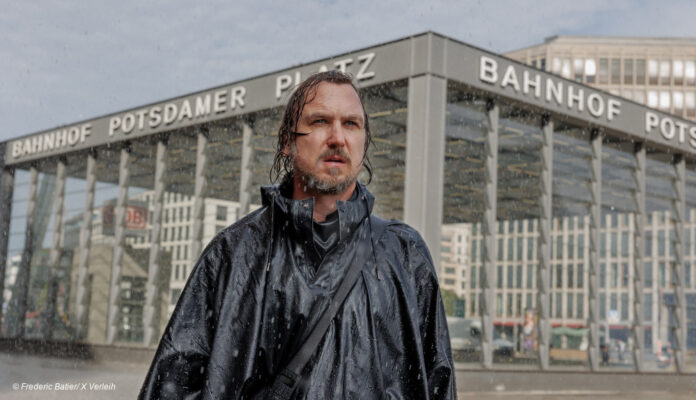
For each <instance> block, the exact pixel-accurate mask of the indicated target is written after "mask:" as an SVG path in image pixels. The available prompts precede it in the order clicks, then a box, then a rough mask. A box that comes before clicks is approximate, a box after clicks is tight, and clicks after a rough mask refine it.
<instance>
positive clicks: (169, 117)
mask: <svg viewBox="0 0 696 400" xmlns="http://www.w3.org/2000/svg"><path fill="white" fill-rule="evenodd" d="M177 110H178V107H177V106H176V104H174V103H167V104H165V105H164V118H163V119H164V124H165V125H169V124H171V123H172V122H174V121H175V120H176V114H177Z"/></svg>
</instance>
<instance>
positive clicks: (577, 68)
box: [573, 58, 585, 82]
mask: <svg viewBox="0 0 696 400" xmlns="http://www.w3.org/2000/svg"><path fill="white" fill-rule="evenodd" d="M584 66H585V60H583V59H582V58H576V59H575V60H573V72H574V75H575V82H582V74H583V70H584V68H583V67H584Z"/></svg>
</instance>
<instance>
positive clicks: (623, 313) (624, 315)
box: [621, 293, 628, 321]
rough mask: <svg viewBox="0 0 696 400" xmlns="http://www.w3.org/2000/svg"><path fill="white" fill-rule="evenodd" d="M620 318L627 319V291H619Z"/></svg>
mask: <svg viewBox="0 0 696 400" xmlns="http://www.w3.org/2000/svg"><path fill="white" fill-rule="evenodd" d="M621 320H622V321H628V293H621Z"/></svg>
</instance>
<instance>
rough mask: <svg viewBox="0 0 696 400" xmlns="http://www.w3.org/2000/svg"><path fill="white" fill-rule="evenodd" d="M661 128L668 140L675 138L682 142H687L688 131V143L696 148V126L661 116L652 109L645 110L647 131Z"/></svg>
mask: <svg viewBox="0 0 696 400" xmlns="http://www.w3.org/2000/svg"><path fill="white" fill-rule="evenodd" d="M656 129H659V130H660V134H661V135H662V137H663V138H665V139H666V140H674V139H675V138H676V142H677V143H680V144H684V143H686V142H687V137H686V135H687V131H688V133H689V138H688V143H689V145H690V146H691V147H692V148H694V149H696V126H693V125H691V124H689V123H686V122H682V121H675V120H674V119H673V118H670V117H660V116H659V115H658V114H656V113H654V112H652V111H646V112H645V133H646V134H650V133H652V132H653V131H654V130H656Z"/></svg>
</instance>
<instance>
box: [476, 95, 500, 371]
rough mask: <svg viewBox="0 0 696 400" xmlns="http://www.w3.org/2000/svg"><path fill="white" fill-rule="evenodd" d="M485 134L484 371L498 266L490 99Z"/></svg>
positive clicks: (494, 112)
mask: <svg viewBox="0 0 696 400" xmlns="http://www.w3.org/2000/svg"><path fill="white" fill-rule="evenodd" d="M486 108H487V111H488V131H487V132H486V142H485V145H484V152H485V156H486V160H485V168H484V176H485V183H486V186H485V189H484V199H483V200H484V207H485V209H484V212H483V224H482V226H481V233H482V234H483V254H482V256H483V268H482V271H481V272H482V274H481V275H482V280H481V328H482V340H481V353H482V355H483V357H482V364H483V367H484V368H491V367H493V318H494V316H495V271H496V263H497V252H496V248H497V243H496V226H497V221H496V219H497V217H496V215H497V206H498V201H497V196H498V117H499V114H500V110H499V108H498V105H496V104H495V102H494V101H493V100H489V101H488V104H487V106H486Z"/></svg>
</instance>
